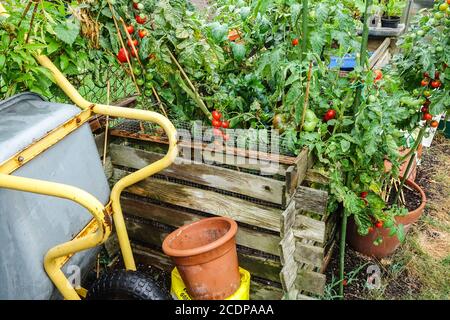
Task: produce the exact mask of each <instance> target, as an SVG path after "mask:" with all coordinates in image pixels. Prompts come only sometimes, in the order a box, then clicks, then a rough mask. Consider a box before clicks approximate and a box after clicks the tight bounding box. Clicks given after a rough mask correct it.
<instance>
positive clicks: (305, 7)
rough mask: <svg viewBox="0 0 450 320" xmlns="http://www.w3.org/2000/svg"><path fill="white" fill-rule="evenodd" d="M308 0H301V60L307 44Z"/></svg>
mask: <svg viewBox="0 0 450 320" xmlns="http://www.w3.org/2000/svg"><path fill="white" fill-rule="evenodd" d="M308 15H309V12H308V0H302V45H301V51H300V52H301V55H300V58H301V60H302V61H303V58H304V55H305V54H306V49H307V45H308Z"/></svg>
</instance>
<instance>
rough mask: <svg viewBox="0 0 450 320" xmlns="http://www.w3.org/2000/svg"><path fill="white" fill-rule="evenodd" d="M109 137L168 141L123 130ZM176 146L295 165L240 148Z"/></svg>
mask: <svg viewBox="0 0 450 320" xmlns="http://www.w3.org/2000/svg"><path fill="white" fill-rule="evenodd" d="M111 135H113V136H116V137H122V138H130V139H137V140H141V141H150V142H156V143H161V144H168V143H169V141H168V139H167V138H166V137H160V136H155V135H150V134H143V133H133V132H128V131H125V130H118V129H113V130H111ZM178 146H179V147H180V148H193V149H198V150H202V151H209V152H224V153H227V154H231V155H237V156H240V157H244V158H252V159H258V160H260V161H268V162H273V163H275V164H277V163H282V164H287V165H292V164H294V163H295V159H296V158H295V157H290V156H285V155H279V154H270V153H266V152H260V151H255V150H248V149H242V148H236V147H221V146H216V145H214V144H208V143H199V142H188V141H181V142H179V143H178Z"/></svg>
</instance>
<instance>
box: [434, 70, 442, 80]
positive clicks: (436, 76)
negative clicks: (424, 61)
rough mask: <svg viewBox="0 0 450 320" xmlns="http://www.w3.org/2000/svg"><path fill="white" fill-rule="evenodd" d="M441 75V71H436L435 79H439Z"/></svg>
mask: <svg viewBox="0 0 450 320" xmlns="http://www.w3.org/2000/svg"><path fill="white" fill-rule="evenodd" d="M440 76H441V73H440V72H439V71H436V72H435V73H434V78H435V79H439V77H440Z"/></svg>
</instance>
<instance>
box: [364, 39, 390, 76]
mask: <svg viewBox="0 0 450 320" xmlns="http://www.w3.org/2000/svg"><path fill="white" fill-rule="evenodd" d="M390 44H391V39H390V38H386V39H384V41H383V42H382V43H381V45H380V46H379V47H378V48H377V50H375V52H374V53H373V54H372V56H370V58H369V67H370V68H371V69H372V68H373V67H374V66H375V64H376V63H377V62H378V60H380V58H381V57H382V56H383V55H384V54H385V52H386V51H387V50H388V49H389V45H390Z"/></svg>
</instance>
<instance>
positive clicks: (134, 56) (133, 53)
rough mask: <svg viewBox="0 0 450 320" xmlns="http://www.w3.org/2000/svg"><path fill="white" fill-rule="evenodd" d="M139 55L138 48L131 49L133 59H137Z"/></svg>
mask: <svg viewBox="0 0 450 320" xmlns="http://www.w3.org/2000/svg"><path fill="white" fill-rule="evenodd" d="M138 54H139V52H138V49H137V48H134V49H133V48H131V56H132V57H133V58H136V57H137V56H138Z"/></svg>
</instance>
